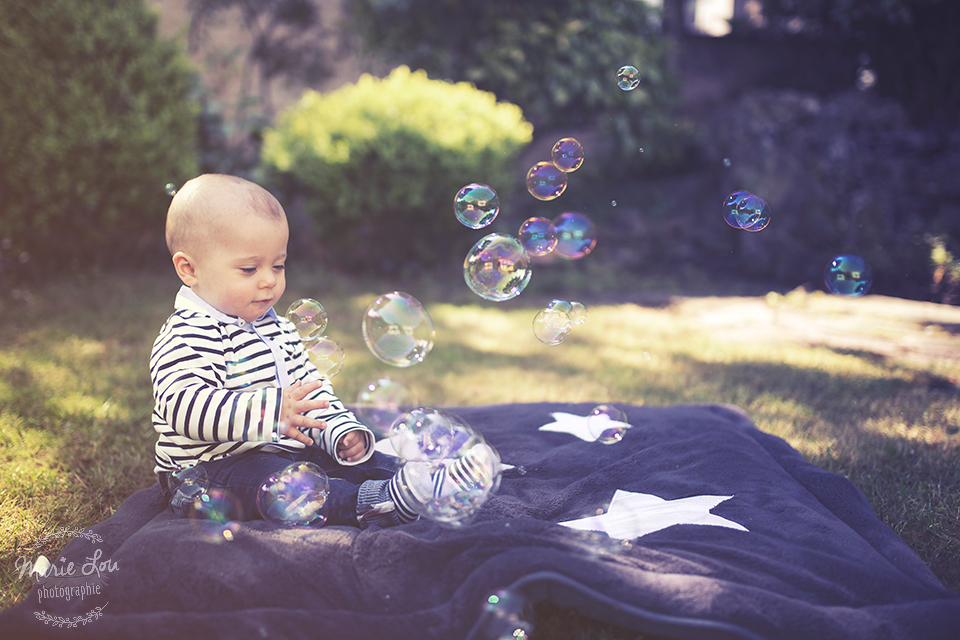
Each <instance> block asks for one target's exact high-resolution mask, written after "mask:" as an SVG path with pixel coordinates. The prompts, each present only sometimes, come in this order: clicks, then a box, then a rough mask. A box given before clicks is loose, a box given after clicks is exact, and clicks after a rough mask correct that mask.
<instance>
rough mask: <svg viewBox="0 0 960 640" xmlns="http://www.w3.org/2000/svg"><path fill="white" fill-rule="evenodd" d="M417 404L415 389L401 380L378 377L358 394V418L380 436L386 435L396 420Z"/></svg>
mask: <svg viewBox="0 0 960 640" xmlns="http://www.w3.org/2000/svg"><path fill="white" fill-rule="evenodd" d="M416 404H417V398H416V395H415V394H414V393H413V391H412V390H411V389H410V387H408V386H407V385H405V384H404V383H403V382H400V381H399V380H394V379H393V378H390V377H383V378H377V379H376V380H374V381H372V382H370V383H368V384H367V385H366V386H364V387H363V388H362V389H360V392H359V393H358V394H357V418H359V419H360V422H362V423H363V424H365V425H366V426H367V427H369V428H370V430H371V431H373V432H374V433H375V434H377V435H378V436H381V437H382V436H386V435H388V434H389V432H390V426H391V425H392V424H393V422H394V420H396V419H397V417H398V416H399V415H400V414H401V413H403V412H404V411H408V410H409V409H410V408H411V407H413V406H414V405H416Z"/></svg>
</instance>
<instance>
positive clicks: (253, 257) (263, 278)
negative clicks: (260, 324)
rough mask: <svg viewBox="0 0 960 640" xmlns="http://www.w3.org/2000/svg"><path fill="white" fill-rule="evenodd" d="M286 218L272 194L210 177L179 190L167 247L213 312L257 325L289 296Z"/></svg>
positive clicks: (169, 220)
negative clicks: (215, 310)
mask: <svg viewBox="0 0 960 640" xmlns="http://www.w3.org/2000/svg"><path fill="white" fill-rule="evenodd" d="M288 235H289V232H288V229H287V218H286V215H284V212H283V207H281V206H280V203H279V202H277V199H276V198H274V197H273V195H271V194H270V192H269V191H267V190H266V189H264V188H263V187H260V186H259V185H256V184H254V183H252V182H250V181H248V180H244V179H242V178H237V177H234V176H226V175H219V174H205V175H202V176H199V177H196V178H194V179H193V180H190V181H189V182H187V183H186V184H185V185H183V187H182V188H181V189H180V190H179V191H177V193H176V195H175V196H174V197H173V201H172V202H171V203H170V209H169V210H168V211H167V227H166V238H167V247H168V248H169V249H170V253H171V254H172V256H173V264H174V267H175V268H176V270H177V275H178V276H180V279H181V280H182V281H183V283H184V284H185V285H187V286H188V287H190V288H191V289H192V290H193V292H194V293H196V294H197V295H198V296H200V297H201V298H202V299H203V300H205V301H206V302H207V303H208V304H210V305H211V306H213V307H214V308H216V309H218V310H220V311H222V312H223V313H226V314H228V315H231V316H235V317H239V318H243V319H244V320H247V321H253V320H255V319H257V318H258V317H260V316H261V315H262V314H263V313H264V312H265V311H267V310H268V309H269V308H270V307H271V306H273V304H274V303H275V302H276V301H277V300H278V299H279V298H280V296H281V295H283V290H284V287H285V280H284V261H285V260H286V257H287V238H288Z"/></svg>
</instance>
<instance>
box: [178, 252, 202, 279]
mask: <svg viewBox="0 0 960 640" xmlns="http://www.w3.org/2000/svg"><path fill="white" fill-rule="evenodd" d="M173 268H174V269H176V270H177V275H178V276H180V280H182V281H183V284H185V285H187V286H188V287H192V286H193V285H195V284H196V283H197V270H196V268H195V267H194V264H193V259H192V258H191V257H190V256H188V255H187V254H185V253H184V252H183V251H177V252H176V253H175V254H173Z"/></svg>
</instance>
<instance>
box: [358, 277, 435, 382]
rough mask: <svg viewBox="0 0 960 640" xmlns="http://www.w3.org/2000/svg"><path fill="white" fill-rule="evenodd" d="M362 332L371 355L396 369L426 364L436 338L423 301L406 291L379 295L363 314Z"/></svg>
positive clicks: (431, 320)
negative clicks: (425, 359)
mask: <svg viewBox="0 0 960 640" xmlns="http://www.w3.org/2000/svg"><path fill="white" fill-rule="evenodd" d="M361 330H362V332H363V341H364V342H365V343H366V344H367V348H368V349H370V352H371V353H372V354H373V355H374V356H376V357H377V358H378V359H379V360H380V361H381V362H383V363H385V364H389V365H392V366H394V367H412V366H413V365H415V364H419V363H421V362H423V360H424V358H426V357H427V354H428V353H430V350H431V349H433V341H434V338H436V330H435V329H434V327H433V319H431V318H430V314H428V313H427V310H426V309H424V307H423V305H422V304H420V301H419V300H417V299H416V298H414V297H413V296H412V295H410V294H409V293H404V292H402V291H392V292H390V293H384V294H382V295H379V296H377V298H376V299H375V300H374V301H373V302H371V303H370V304H369V306H367V310H366V311H365V312H364V313H363V321H362V323H361Z"/></svg>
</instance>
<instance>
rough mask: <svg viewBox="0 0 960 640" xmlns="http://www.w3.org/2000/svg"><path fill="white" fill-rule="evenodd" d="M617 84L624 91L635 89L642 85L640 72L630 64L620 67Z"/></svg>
mask: <svg viewBox="0 0 960 640" xmlns="http://www.w3.org/2000/svg"><path fill="white" fill-rule="evenodd" d="M617 86H618V87H620V88H621V89H623V90H624V91H633V90H634V89H636V88H637V87H638V86H640V72H639V71H638V70H637V68H636V67H631V66H630V65H626V66H623V67H620V69H619V71H617Z"/></svg>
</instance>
